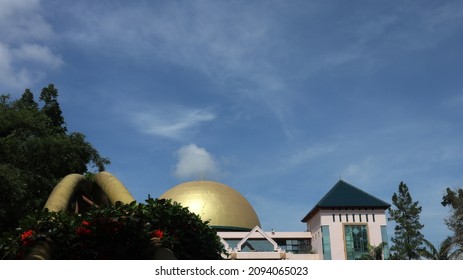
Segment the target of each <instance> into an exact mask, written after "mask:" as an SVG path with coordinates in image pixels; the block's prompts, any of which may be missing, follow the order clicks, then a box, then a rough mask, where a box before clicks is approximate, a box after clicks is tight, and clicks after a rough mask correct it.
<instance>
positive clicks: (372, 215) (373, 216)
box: [371, 214, 376, 223]
mask: <svg viewBox="0 0 463 280" xmlns="http://www.w3.org/2000/svg"><path fill="white" fill-rule="evenodd" d="M371 217H372V218H373V223H374V222H376V221H375V214H371Z"/></svg>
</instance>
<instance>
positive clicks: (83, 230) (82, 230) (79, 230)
mask: <svg viewBox="0 0 463 280" xmlns="http://www.w3.org/2000/svg"><path fill="white" fill-rule="evenodd" d="M88 226H90V223H89V222H87V221H86V220H83V221H82V226H80V227H78V228H76V233H77V234H78V235H87V234H90V233H92V231H91V230H90V229H88V228H86V227H88Z"/></svg>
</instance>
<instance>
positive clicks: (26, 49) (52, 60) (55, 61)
mask: <svg viewBox="0 0 463 280" xmlns="http://www.w3.org/2000/svg"><path fill="white" fill-rule="evenodd" d="M11 52H12V54H13V56H14V58H15V59H16V60H18V61H30V62H35V63H39V64H43V65H47V66H49V67H51V68H58V67H59V66H61V65H62V64H63V60H62V59H61V58H60V57H59V56H57V55H55V54H53V53H52V51H51V50H50V48H49V47H47V46H44V45H39V44H22V45H20V46H19V48H17V49H12V50H11Z"/></svg>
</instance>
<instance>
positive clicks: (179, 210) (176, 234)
mask: <svg viewBox="0 0 463 280" xmlns="http://www.w3.org/2000/svg"><path fill="white" fill-rule="evenodd" d="M43 241H46V243H48V244H49V245H50V248H51V249H50V257H51V258H52V259H124V260H127V259H152V258H153V256H154V255H155V253H156V249H157V248H159V247H164V248H168V249H170V250H172V251H173V252H174V253H175V256H176V258H177V259H221V254H222V253H225V251H224V249H223V245H222V243H221V242H220V239H219V237H218V236H217V233H216V232H215V230H213V229H212V228H210V227H209V226H208V224H207V222H203V221H201V219H200V218H199V216H198V215H196V214H193V213H191V212H189V211H188V209H187V208H184V207H182V206H180V205H179V204H178V203H175V202H174V203H171V202H170V201H169V200H164V199H152V198H148V199H147V200H146V204H138V203H136V202H133V203H131V204H122V203H117V204H116V205H115V206H109V207H104V208H92V209H90V210H89V211H88V212H86V213H83V214H81V215H77V214H66V213H62V212H60V213H55V212H48V211H47V210H42V211H38V212H36V213H34V214H33V215H30V216H28V217H27V218H26V219H24V220H23V221H22V222H21V226H20V227H19V228H17V229H16V230H14V231H12V232H10V233H8V234H5V236H4V237H3V239H2V240H1V242H0V253H2V255H3V256H2V258H5V259H22V258H27V256H29V255H30V254H32V252H33V251H34V250H36V248H37V246H38V245H40V242H43Z"/></svg>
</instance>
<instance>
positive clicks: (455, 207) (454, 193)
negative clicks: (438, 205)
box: [442, 188, 463, 257]
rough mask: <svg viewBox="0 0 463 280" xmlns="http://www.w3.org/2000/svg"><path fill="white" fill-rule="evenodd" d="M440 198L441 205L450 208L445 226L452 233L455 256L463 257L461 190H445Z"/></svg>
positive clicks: (462, 198) (462, 191)
mask: <svg viewBox="0 0 463 280" xmlns="http://www.w3.org/2000/svg"><path fill="white" fill-rule="evenodd" d="M445 192H446V193H445V195H444V196H443V197H442V205H443V206H448V207H450V215H449V216H448V217H447V218H445V224H446V225H447V227H448V228H449V229H450V230H451V231H452V232H453V235H452V236H451V243H452V245H453V246H455V251H456V252H457V256H456V257H458V256H462V255H463V189H454V190H452V189H450V188H447V189H446V191H445Z"/></svg>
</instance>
